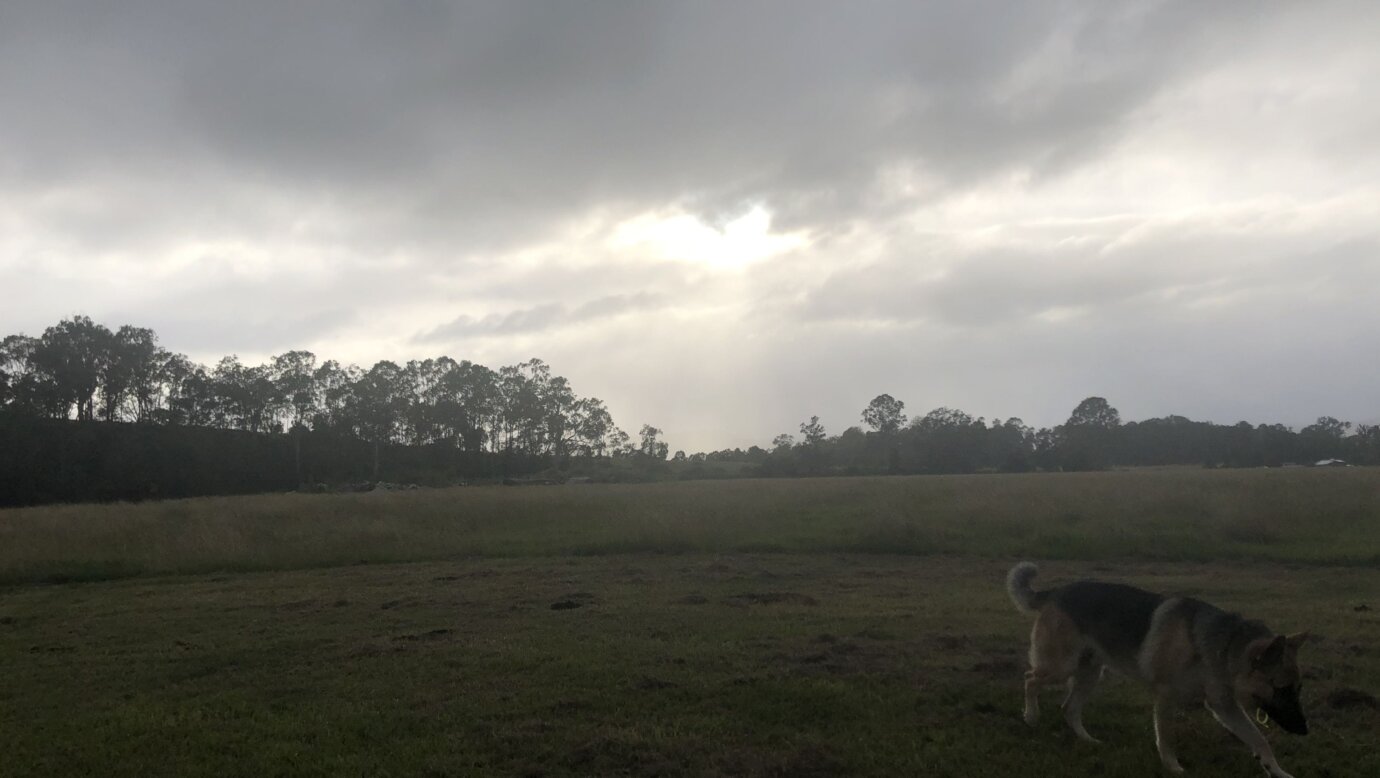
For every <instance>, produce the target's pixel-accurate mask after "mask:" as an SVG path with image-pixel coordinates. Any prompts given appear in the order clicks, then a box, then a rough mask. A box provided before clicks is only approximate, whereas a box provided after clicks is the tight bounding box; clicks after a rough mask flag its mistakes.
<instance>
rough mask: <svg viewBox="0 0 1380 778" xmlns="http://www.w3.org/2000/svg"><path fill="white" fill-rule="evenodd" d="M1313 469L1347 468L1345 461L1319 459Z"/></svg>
mask: <svg viewBox="0 0 1380 778" xmlns="http://www.w3.org/2000/svg"><path fill="white" fill-rule="evenodd" d="M1313 467H1349V465H1348V464H1347V462H1346V460H1345V459H1319V460H1318V461H1316V462H1314V463H1313Z"/></svg>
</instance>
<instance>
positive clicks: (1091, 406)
mask: <svg viewBox="0 0 1380 778" xmlns="http://www.w3.org/2000/svg"><path fill="white" fill-rule="evenodd" d="M1065 424H1066V425H1067V426H1070V427H1091V428H1096V429H1115V428H1116V427H1118V426H1120V425H1121V414H1120V413H1118V412H1117V410H1116V408H1113V407H1112V406H1111V404H1110V403H1108V402H1107V401H1106V399H1104V398H1102V397H1089V398H1087V399H1085V400H1083V401H1082V402H1080V403H1078V407H1076V408H1074V409H1073V413H1072V414H1070V415H1069V420H1068V421H1067V422H1065Z"/></svg>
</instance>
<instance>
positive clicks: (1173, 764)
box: [1155, 693, 1184, 773]
mask: <svg viewBox="0 0 1380 778" xmlns="http://www.w3.org/2000/svg"><path fill="white" fill-rule="evenodd" d="M1170 704H1171V700H1170V697H1169V694H1168V693H1160V694H1158V695H1156V697H1155V750H1156V751H1158V752H1159V753H1160V761H1161V762H1164V766H1165V769H1167V770H1169V772H1171V773H1182V772H1183V771H1184V767H1183V765H1181V764H1179V757H1177V756H1175V754H1174V747H1173V746H1171V745H1169V738H1168V737H1166V735H1165V730H1166V729H1168V721H1167V719H1166V717H1165V712H1166V711H1167V710H1168V708H1169V706H1170Z"/></svg>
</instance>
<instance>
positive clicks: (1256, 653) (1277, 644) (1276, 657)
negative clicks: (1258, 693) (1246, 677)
mask: <svg viewBox="0 0 1380 778" xmlns="http://www.w3.org/2000/svg"><path fill="white" fill-rule="evenodd" d="M1285 645H1286V644H1285V637H1284V636H1283V635H1275V636H1274V637H1273V638H1261V639H1259V640H1255V641H1252V642H1251V644H1250V646H1248V647H1247V648H1246V655H1247V656H1249V657H1250V658H1251V667H1254V668H1256V669H1259V668H1262V667H1272V666H1274V665H1277V664H1279V663H1280V662H1281V661H1282V660H1283V659H1284V647H1285Z"/></svg>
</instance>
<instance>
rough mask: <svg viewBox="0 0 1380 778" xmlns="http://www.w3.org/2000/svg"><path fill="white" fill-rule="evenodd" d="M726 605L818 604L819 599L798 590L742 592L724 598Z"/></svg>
mask: <svg viewBox="0 0 1380 778" xmlns="http://www.w3.org/2000/svg"><path fill="white" fill-rule="evenodd" d="M724 603H725V604H726V605H736V606H738V607H744V608H745V607H747V606H749V605H819V600H816V599H815V598H813V597H811V596H810V595H808V594H800V593H799V592H744V593H743V594H735V595H732V596H730V597H725V598H724Z"/></svg>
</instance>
